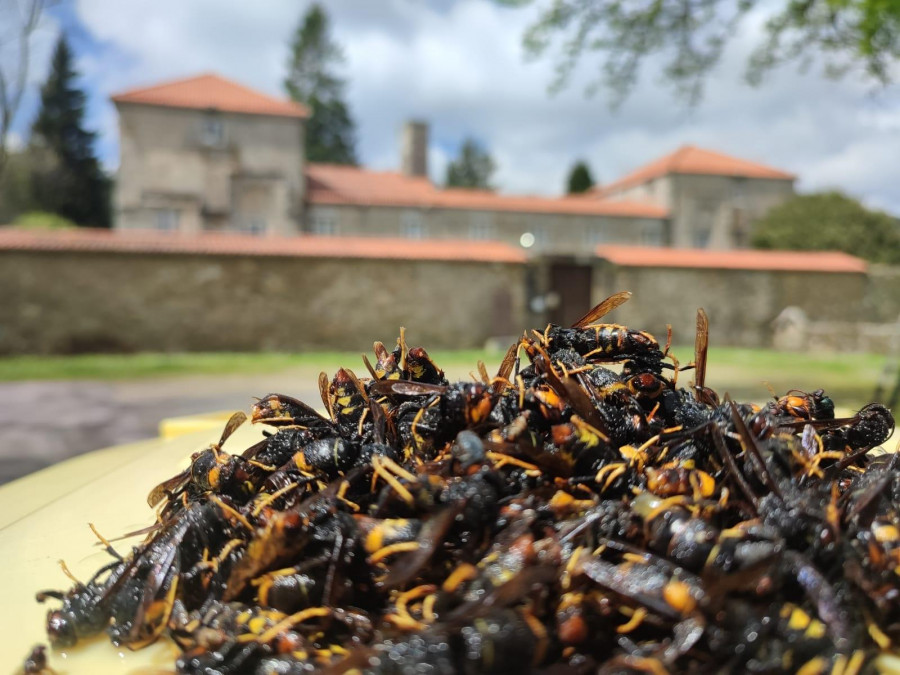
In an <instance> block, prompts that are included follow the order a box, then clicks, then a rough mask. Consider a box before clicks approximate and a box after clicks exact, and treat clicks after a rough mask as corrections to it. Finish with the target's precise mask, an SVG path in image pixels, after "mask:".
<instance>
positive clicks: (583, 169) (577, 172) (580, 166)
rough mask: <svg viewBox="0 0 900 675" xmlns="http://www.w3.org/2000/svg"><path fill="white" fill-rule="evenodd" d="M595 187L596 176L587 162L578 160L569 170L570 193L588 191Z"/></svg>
mask: <svg viewBox="0 0 900 675" xmlns="http://www.w3.org/2000/svg"><path fill="white" fill-rule="evenodd" d="M592 187H594V177H593V176H591V169H590V167H589V166H588V165H587V163H586V162H582V161H579V162H576V164H575V166H573V167H572V170H571V171H570V172H569V182H568V193H569V194H570V195H574V194H579V193H582V192H587V191H588V190H590V189H591V188H592Z"/></svg>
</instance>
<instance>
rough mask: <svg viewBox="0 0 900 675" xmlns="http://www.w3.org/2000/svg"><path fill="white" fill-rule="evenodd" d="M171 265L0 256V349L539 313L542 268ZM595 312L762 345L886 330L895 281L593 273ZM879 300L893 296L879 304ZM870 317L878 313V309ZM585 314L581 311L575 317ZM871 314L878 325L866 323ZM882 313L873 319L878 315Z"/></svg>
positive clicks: (341, 343) (632, 270) (237, 346)
mask: <svg viewBox="0 0 900 675" xmlns="http://www.w3.org/2000/svg"><path fill="white" fill-rule="evenodd" d="M540 260H541V259H536V260H535V261H533V262H532V263H529V264H522V263H487V262H461V261H455V262H454V261H434V260H432V261H416V260H408V259H371V258H356V259H349V258H348V259H335V258H318V257H314V258H308V257H267V256H249V255H198V254H172V253H166V254H163V253H104V252H87V251H76V250H68V251H37V250H2V251H0V288H2V289H3V301H2V302H0V353H3V354H11V353H67V352H79V351H135V350H158V351H184V350H188V351H205V350H235V351H245V350H302V349H352V350H360V351H368V350H370V348H371V344H372V341H373V340H375V339H378V340H382V341H384V342H385V343H393V341H394V339H395V338H396V336H397V329H398V328H399V326H401V325H404V326H406V327H407V329H408V330H409V335H410V339H411V341H412V342H414V343H418V344H423V345H426V346H429V347H433V348H473V347H481V346H483V345H484V343H485V341H487V340H488V339H490V338H496V337H500V338H503V340H502V341H505V340H506V339H508V338H509V337H510V336H515V335H519V334H521V332H522V330H523V329H526V328H532V327H543V326H544V325H545V323H546V320H547V315H546V314H543V315H540V314H533V313H531V312H530V310H529V306H530V301H531V300H532V299H533V296H537V295H540V294H541V293H544V292H546V291H547V290H548V289H547V288H546V278H545V277H546V269H545V267H546V265H545V264H542V263H541V262H540ZM593 270H594V273H593V283H592V290H591V296H592V301H593V302H595V303H596V302H599V301H600V300H602V299H603V298H604V297H606V296H608V295H610V294H612V293H614V292H616V291H620V290H630V291H632V292H633V293H634V297H633V298H632V300H631V301H630V302H628V303H626V304H625V305H624V306H622V307H621V308H619V309H617V310H616V312H615V314H614V315H612V316H611V317H610V320H611V321H616V322H618V323H623V324H625V325H628V326H631V327H636V328H641V329H646V330H650V331H651V332H653V333H654V334H656V335H657V336H658V337H660V339H664V336H665V332H666V323H670V324H672V326H673V330H674V338H675V342H676V343H677V344H690V343H692V341H693V339H694V325H695V324H694V322H695V316H696V310H697V308H698V307H703V308H705V309H706V311H707V313H708V314H709V317H710V327H711V340H712V343H713V344H715V345H721V346H725V345H734V346H745V347H761V346H770V345H771V344H772V332H773V324H772V322H773V320H774V319H775V318H776V317H777V316H778V315H779V314H780V313H781V312H782V310H784V308H786V307H791V306H793V307H798V308H800V309H802V310H803V312H805V314H806V315H807V316H808V317H810V319H811V320H815V321H825V322H835V321H838V322H841V321H843V322H859V321H867V322H879V321H894V320H896V318H897V314H898V313H900V305H898V304H892V303H900V274H894V273H890V274H888V272H887V271H882V272H883V273H882V272H879V273H877V274H874V275H872V276H867V275H864V274H855V273H854V274H848V273H811V272H773V271H743V270H721V269H720V270H712V269H703V270H695V269H676V268H654V267H617V266H614V265H611V264H609V263H607V262H604V261H598V262H597V263H595V264H594V267H593ZM884 298H889V299H891V300H890V301H888V300H885V299H884ZM873 305H878V306H879V307H881V309H879V310H878V311H875V310H874V309H873ZM584 309H585V311H586V310H587V309H588V307H585V308H584ZM879 313H880V314H879ZM881 315H884V317H886V318H882V317H881Z"/></svg>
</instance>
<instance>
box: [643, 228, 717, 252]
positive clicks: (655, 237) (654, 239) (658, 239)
mask: <svg viewBox="0 0 900 675" xmlns="http://www.w3.org/2000/svg"><path fill="white" fill-rule="evenodd" d="M708 236H709V235H708V234H707V237H708ZM641 243H642V244H643V245H644V246H662V243H663V241H662V228H661V227H660V225H659V223H644V226H643V228H642V229H641Z"/></svg>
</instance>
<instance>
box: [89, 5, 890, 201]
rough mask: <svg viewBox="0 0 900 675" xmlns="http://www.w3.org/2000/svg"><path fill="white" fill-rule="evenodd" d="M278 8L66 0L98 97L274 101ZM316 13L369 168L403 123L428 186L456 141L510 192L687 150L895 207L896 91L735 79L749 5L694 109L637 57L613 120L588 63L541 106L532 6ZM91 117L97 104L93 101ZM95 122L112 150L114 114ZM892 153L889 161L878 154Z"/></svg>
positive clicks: (393, 161)
mask: <svg viewBox="0 0 900 675" xmlns="http://www.w3.org/2000/svg"><path fill="white" fill-rule="evenodd" d="M306 6H307V5H306V4H304V5H303V6H302V7H298V6H297V5H296V4H295V3H294V2H290V1H289V0H271V1H269V2H264V3H238V2H229V3H222V2H221V1H220V0H192V1H190V2H185V1H184V0H154V1H152V2H151V1H150V0H132V1H131V2H116V3H110V2H107V1H105V0H77V9H78V13H79V16H80V18H81V20H82V21H83V23H84V24H85V26H86V27H87V28H88V29H89V30H90V31H91V32H92V34H93V35H94V36H95V37H96V38H97V39H98V40H100V41H101V42H102V43H103V44H105V45H107V46H108V47H109V48H110V50H112V52H113V53H115V54H118V55H119V58H116V59H114V60H113V59H108V58H107V59H105V60H102V61H101V60H97V59H95V60H94V62H90V60H89V59H88V60H85V61H84V62H83V63H81V64H80V65H81V67H82V69H83V72H84V73H85V76H88V75H89V76H90V77H91V78H93V79H94V81H95V82H96V86H97V88H98V90H99V91H101V92H102V93H103V94H104V95H108V94H109V93H111V92H113V91H115V90H118V89H122V88H128V87H133V86H138V85H141V84H146V83H152V82H154V81H158V80H162V79H166V78H174V77H181V76H185V75H189V74H193V73H195V72H198V71H206V70H215V71H219V72H221V73H222V74H224V75H226V76H228V77H233V78H235V79H237V80H240V81H242V82H245V83H247V84H249V85H251V86H255V87H257V88H260V89H262V90H264V91H267V92H270V93H279V92H280V89H281V79H282V77H283V75H284V69H285V64H286V61H287V56H288V50H287V42H288V40H289V37H290V35H291V33H292V31H293V29H294V27H295V26H296V23H297V21H298V20H299V17H300V15H301V14H302V12H303V11H304V10H305V8H306ZM326 7H327V10H328V11H329V12H330V15H331V17H332V23H333V27H334V32H335V36H336V38H337V40H338V41H339V42H340V43H341V44H342V45H343V46H344V51H345V54H346V57H347V63H346V66H345V73H346V75H347V78H348V92H347V93H348V99H349V102H350V106H351V110H352V112H353V114H354V116H355V118H356V120H357V123H358V127H359V134H358V137H359V154H360V157H361V159H362V161H363V162H364V163H365V164H367V165H369V166H372V167H373V168H380V169H384V168H395V167H397V166H398V164H399V140H398V134H399V130H400V127H401V125H402V123H403V121H404V120H406V119H409V118H424V119H427V120H428V121H429V122H430V123H431V140H432V148H431V151H430V153H429V160H430V165H431V175H432V177H433V178H436V179H440V178H442V177H443V175H444V168H445V166H446V162H447V161H448V159H449V157H451V156H452V155H453V153H455V150H456V148H457V147H458V145H459V143H460V142H461V141H462V139H463V138H464V137H466V136H469V135H471V136H474V137H476V138H477V139H478V140H480V141H481V142H482V143H484V144H486V145H487V146H488V147H489V148H490V150H491V152H492V154H493V155H494V157H495V159H496V161H497V163H498V167H499V168H498V172H497V176H496V182H497V183H498V184H499V185H500V186H501V187H502V188H503V189H504V190H505V191H511V192H531V193H544V194H547V193H550V194H552V193H558V192H559V191H561V189H562V186H563V181H564V179H565V176H566V173H567V171H568V169H569V167H570V166H571V164H572V163H573V162H574V161H575V160H576V159H579V158H584V159H586V160H587V161H588V162H589V163H590V165H591V167H592V169H593V171H594V174H595V176H596V177H598V178H599V179H600V180H601V181H605V182H608V181H610V180H612V179H614V178H615V177H617V176H618V175H621V174H622V173H623V172H625V171H627V170H629V169H632V168H634V167H636V166H638V165H639V164H642V163H644V162H646V161H649V160H651V159H653V158H655V157H656V156H658V155H660V154H663V153H665V152H669V151H671V150H673V149H675V148H676V147H678V146H679V145H681V144H684V143H695V144H698V145H705V146H709V147H712V148H715V149H720V150H722V151H724V152H729V153H733V154H736V155H739V156H743V157H747V158H750V159H756V160H759V161H763V162H766V163H768V164H771V165H774V166H777V167H781V168H785V169H787V170H790V171H793V172H795V173H797V174H798V175H799V176H800V182H799V186H800V187H801V188H802V189H818V188H822V187H826V186H838V187H841V188H843V189H846V190H848V191H849V192H851V193H853V194H855V195H857V196H860V197H862V198H864V199H865V200H866V201H867V202H868V203H871V204H876V205H879V206H882V207H885V208H889V209H891V210H893V211H894V212H900V193H898V192H897V191H896V190H895V188H894V186H893V185H892V184H891V180H890V179H891V176H894V175H896V174H897V173H898V170H900V166H898V160H897V158H896V156H900V152H897V148H900V116H898V114H897V112H896V111H897V110H898V109H900V94H898V92H897V91H896V89H888V90H886V91H883V92H875V93H873V92H872V90H871V88H870V87H868V86H867V85H866V84H865V83H864V82H862V81H861V80H860V78H853V77H850V78H846V79H844V80H840V81H831V80H827V79H825V78H823V77H821V76H820V75H819V74H818V73H817V72H816V71H815V69H814V70H813V71H811V72H810V73H808V74H800V73H798V72H796V71H795V70H794V69H792V68H790V67H788V68H785V69H782V70H780V71H777V72H776V73H773V74H772V76H771V77H770V78H769V79H768V80H767V81H766V82H765V83H764V84H763V85H762V86H761V87H760V88H758V89H754V88H751V87H749V86H747V85H745V84H743V83H742V79H741V77H742V74H743V70H744V65H745V63H746V58H747V55H748V54H749V52H750V50H751V49H752V46H753V45H754V44H755V43H756V40H757V39H758V37H759V31H760V26H761V24H762V20H763V18H764V17H763V14H762V12H761V11H758V12H757V14H755V15H754V16H752V17H751V20H750V21H748V22H747V23H745V24H744V25H743V27H742V31H741V32H740V34H738V35H737V36H736V37H735V39H734V41H733V42H732V43H731V44H730V46H729V48H728V50H727V52H726V54H725V58H724V59H723V61H722V63H721V64H720V66H719V67H718V68H717V69H716V71H715V72H714V73H713V74H712V76H711V77H710V79H709V81H708V82H707V87H706V92H707V93H706V98H705V99H704V101H703V102H702V104H701V105H700V107H698V108H697V109H695V110H686V109H684V107H683V106H681V104H679V103H678V102H676V101H674V100H673V99H672V97H671V94H670V91H669V89H667V88H666V87H665V86H661V85H660V83H659V81H658V71H659V68H658V64H657V63H655V62H653V61H650V62H648V63H647V64H646V67H645V68H644V77H643V78H642V79H641V81H640V83H639V85H638V87H637V88H636V89H635V91H634V93H633V95H632V97H631V98H630V99H628V100H627V101H626V103H625V104H624V105H623V106H622V108H621V109H620V110H619V111H618V113H616V114H614V113H612V112H610V110H609V108H608V107H607V105H606V103H605V101H604V100H603V99H602V98H601V97H597V98H594V99H586V98H584V97H583V95H582V92H583V86H584V84H585V83H586V82H587V80H588V79H589V75H590V73H591V72H592V70H593V69H594V68H595V67H596V62H595V61H592V60H591V59H590V58H587V59H585V60H584V61H583V62H582V64H581V66H580V69H579V76H578V77H577V78H576V81H575V82H574V83H573V86H572V87H571V88H569V89H568V90H566V91H564V92H562V93H561V94H559V95H558V96H555V97H549V96H548V95H547V93H546V87H547V84H548V83H549V82H550V81H551V80H552V77H553V64H552V62H551V61H550V60H549V59H546V58H545V59H542V60H538V61H536V62H526V60H525V59H524V58H523V51H522V48H521V36H522V33H523V31H524V29H525V27H526V26H528V25H529V23H530V22H531V21H532V19H533V16H534V14H535V8H534V7H526V8H524V9H510V8H506V7H502V6H499V5H497V4H495V3H493V2H490V1H488V0H460V1H458V2H441V3H430V4H429V3H424V2H419V1H415V0H384V1H383V2H379V3H372V2H369V1H368V0H334V1H332V2H329V3H328V4H327V5H326ZM101 108H102V106H101ZM96 121H97V123H98V124H100V125H101V126H102V129H103V133H104V134H105V135H106V136H107V137H108V138H109V139H110V140H109V141H107V142H108V143H114V133H115V117H114V112H113V111H112V108H111V106H108V105H106V107H105V108H103V109H101V110H99V111H98V112H97V114H96ZM892 149H893V150H894V152H891V150H892Z"/></svg>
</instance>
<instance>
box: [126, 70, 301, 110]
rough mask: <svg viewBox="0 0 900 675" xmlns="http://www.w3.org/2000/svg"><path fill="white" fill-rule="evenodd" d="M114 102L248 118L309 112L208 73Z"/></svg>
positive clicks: (135, 92)
mask: <svg viewBox="0 0 900 675" xmlns="http://www.w3.org/2000/svg"><path fill="white" fill-rule="evenodd" d="M112 100H113V101H115V102H116V103H142V104H144V105H158V106H166V107H169V108H193V109H200V110H220V111H222V112H234V113H245V114H248V115H272V116H274V117H309V109H308V108H307V107H306V106H304V105H301V104H300V103H295V102H293V101H288V100H286V99H280V98H275V97H274V96H269V95H268V94H263V93H261V92H258V91H255V90H253V89H250V88H249V87H245V86H244V85H242V84H238V83H237V82H233V81H232V80H227V79H225V78H224V77H221V76H220V75H215V74H213V73H208V74H205V75H198V76H196V77H188V78H185V79H183V80H175V81H172V82H164V83H162V84H157V85H154V86H152V87H145V88H143V89H131V90H129V91H123V92H121V93H119V94H115V95H114V96H113V97H112Z"/></svg>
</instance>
